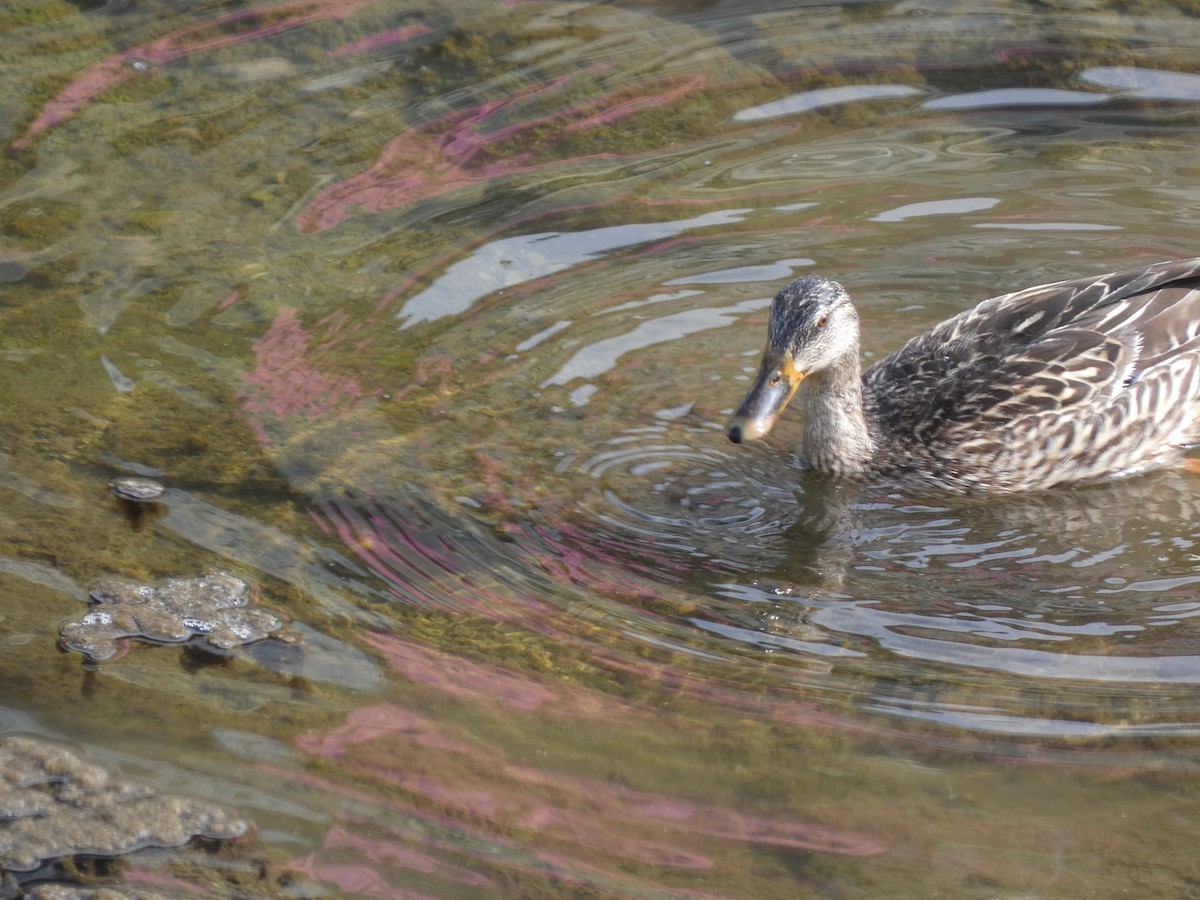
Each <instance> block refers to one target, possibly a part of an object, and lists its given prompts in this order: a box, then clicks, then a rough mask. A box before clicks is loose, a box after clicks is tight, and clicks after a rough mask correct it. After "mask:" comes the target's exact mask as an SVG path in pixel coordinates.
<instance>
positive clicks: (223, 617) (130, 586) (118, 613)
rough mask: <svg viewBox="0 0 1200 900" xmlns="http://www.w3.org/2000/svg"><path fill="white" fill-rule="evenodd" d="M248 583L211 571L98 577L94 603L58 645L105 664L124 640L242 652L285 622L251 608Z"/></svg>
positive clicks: (93, 588) (67, 628)
mask: <svg viewBox="0 0 1200 900" xmlns="http://www.w3.org/2000/svg"><path fill="white" fill-rule="evenodd" d="M252 595H253V591H252V589H251V586H250V583H249V582H247V581H246V580H245V579H243V578H239V577H238V576H236V575H231V574H230V573H229V572H209V573H205V574H202V575H191V576H188V577H184V578H168V579H166V580H164V581H160V582H157V583H155V584H146V583H144V582H141V581H133V580H131V579H125V578H98V579H96V580H95V581H94V582H92V584H91V585H90V588H89V599H90V600H91V601H92V603H93V604H94V605H93V606H92V607H91V608H90V609H89V610H88V611H87V612H85V613H83V614H82V615H80V616H79V617H78V618H76V619H73V620H71V621H70V622H68V623H66V624H65V625H63V627H62V629H61V630H60V632H59V635H60V638H61V641H62V645H63V646H64V647H66V648H67V649H68V650H77V651H79V652H80V653H82V654H84V655H85V656H87V657H89V658H91V659H93V660H102V659H108V658H109V657H111V656H114V655H115V654H116V653H117V651H118V650H119V649H120V642H121V641H122V640H123V639H125V638H130V637H136V638H141V639H142V640H146V641H152V642H157V643H166V644H177V643H181V642H183V641H186V640H189V639H191V638H193V637H196V636H203V637H204V638H206V639H207V640H208V642H209V643H210V644H212V646H214V647H217V648H218V649H221V650H229V649H232V648H234V647H240V646H242V645H243V644H248V643H251V642H253V641H257V640H261V639H263V638H265V637H268V636H269V635H271V634H272V633H273V632H277V631H279V630H280V629H282V628H283V624H284V623H283V620H282V619H280V618H279V617H278V616H276V615H274V614H273V613H270V612H268V611H267V610H265V609H258V608H253V607H250V606H249V604H250V602H251V600H252Z"/></svg>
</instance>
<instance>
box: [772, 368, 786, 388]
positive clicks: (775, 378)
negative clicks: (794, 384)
mask: <svg viewBox="0 0 1200 900" xmlns="http://www.w3.org/2000/svg"><path fill="white" fill-rule="evenodd" d="M782 380H783V376H782V375H780V374H779V373H778V372H775V373H773V374H772V375H771V387H775V385H777V384H779V382H780V381H782Z"/></svg>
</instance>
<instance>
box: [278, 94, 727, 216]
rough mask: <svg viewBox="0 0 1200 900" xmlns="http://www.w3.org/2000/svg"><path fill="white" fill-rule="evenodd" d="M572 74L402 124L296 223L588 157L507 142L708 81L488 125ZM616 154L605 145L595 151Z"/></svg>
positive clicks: (576, 127) (626, 113)
mask: <svg viewBox="0 0 1200 900" xmlns="http://www.w3.org/2000/svg"><path fill="white" fill-rule="evenodd" d="M571 78H572V76H561V77H558V78H553V79H549V80H547V81H544V82H542V83H540V84H537V85H533V86H531V87H527V88H525V89H523V90H520V91H517V92H515V93H513V94H512V95H510V96H508V97H505V98H504V99H500V100H492V101H489V102H487V103H482V104H478V105H476V106H473V107H470V108H468V109H465V110H461V111H459V112H455V113H451V114H449V115H446V116H442V117H441V118H439V119H435V120H433V121H431V122H427V123H425V124H422V125H417V126H415V127H413V128H410V129H408V130H406V131H404V132H402V133H401V134H399V135H397V136H396V137H394V138H393V139H392V140H391V141H389V142H388V143H387V145H386V146H385V147H384V148H383V151H382V153H381V154H380V155H379V158H378V159H377V160H376V161H375V163H374V164H373V165H372V166H371V167H370V168H368V169H367V170H366V171H364V172H361V173H359V174H358V175H355V176H353V177H351V178H348V179H346V180H345V181H342V182H339V183H337V184H333V185H330V186H329V187H327V188H325V189H324V190H322V191H321V192H320V193H319V194H317V196H316V197H315V198H314V199H313V201H312V202H311V203H310V204H309V205H308V206H307V207H306V208H305V209H303V210H302V211H301V212H300V214H299V215H298V216H297V217H296V227H297V228H298V229H299V230H300V231H304V232H313V231H324V230H325V229H327V228H332V227H333V226H335V225H337V224H339V223H340V222H342V221H344V220H345V219H346V217H347V215H348V212H349V210H350V209H351V208H352V207H355V206H359V207H362V208H363V209H365V210H366V211H368V212H381V211H384V210H388V209H396V208H398V207H401V206H405V205H407V204H410V203H414V202H417V201H419V200H425V199H429V198H431V197H436V196H440V195H442V194H446V193H449V192H451V191H454V190H457V189H460V188H463V187H468V186H471V185H475V184H481V183H485V182H489V181H492V180H494V179H497V178H502V177H506V176H511V175H516V174H522V173H532V172H539V171H544V170H548V169H552V168H556V167H559V166H562V165H564V164H567V163H572V162H578V161H579V160H580V159H586V158H589V157H576V158H572V159H554V160H551V161H548V162H542V163H537V162H534V161H533V153H532V152H531V151H529V150H524V151H523V152H514V151H513V150H512V149H511V148H506V147H505V144H506V143H508V142H514V139H515V138H524V137H525V136H527V135H529V134H530V133H531V132H538V131H541V130H543V129H549V131H550V132H551V133H553V131H554V130H555V129H557V130H559V131H561V132H562V133H563V134H569V133H572V132H577V131H582V130H588V129H595V128H602V127H604V126H606V125H609V124H612V123H613V122H616V121H618V120H620V119H624V118H628V117H630V116H633V115H635V114H637V113H639V112H642V111H644V110H647V109H652V108H656V107H660V106H664V105H666V104H670V103H674V102H677V101H678V100H680V99H682V98H684V97H686V96H688V95H690V94H692V93H695V92H696V91H699V90H700V89H701V88H702V87H704V85H705V84H707V81H708V79H707V76H705V75H703V74H695V75H690V76H680V77H673V78H667V79H662V80H660V81H658V82H654V83H651V84H648V85H641V86H638V87H637V88H634V89H619V90H616V91H611V92H609V93H607V94H604V95H602V96H600V97H597V98H595V99H593V100H589V101H587V102H584V103H580V104H576V105H574V106H571V107H569V108H567V109H565V110H561V111H559V112H556V113H551V114H549V115H545V116H539V117H535V118H531V119H526V120H521V121H517V122H514V123H513V124H510V125H502V126H501V127H499V128H495V129H492V130H488V129H487V127H486V126H487V125H488V123H489V120H492V119H493V118H496V119H500V118H502V115H501V114H502V113H505V112H507V111H510V110H512V109H513V108H514V107H516V106H517V105H518V104H520V103H521V102H523V101H525V100H528V99H529V98H531V97H534V96H537V95H542V94H546V93H550V92H552V91H554V90H556V89H558V88H560V87H563V86H564V85H566V84H567V83H568V82H569V81H570V80H571ZM520 143H522V145H523V146H526V145H529V146H536V144H537V142H536V141H533V142H530V141H523V142H520ZM614 155H615V154H612V153H599V154H592V156H591V158H611V157H612V156H614Z"/></svg>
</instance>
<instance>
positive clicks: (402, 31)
mask: <svg viewBox="0 0 1200 900" xmlns="http://www.w3.org/2000/svg"><path fill="white" fill-rule="evenodd" d="M432 31H433V29H432V28H430V27H429V26H428V25H405V26H403V27H401V28H393V29H391V30H390V31H381V32H379V33H378V34H369V35H367V36H366V37H365V38H359V39H358V40H357V41H351V42H350V43H348V44H342V46H340V47H335V48H334V49H332V50H330V51H329V52H328V53H326V54H325V55H326V56H328V57H329V58H331V59H337V58H338V57H342V56H353V55H354V54H356V53H367V52H369V51H371V50H378V49H380V48H381V47H388V46H391V45H392V44H402V43H404V42H405V41H411V40H412V39H413V38H419V37H423V36H425V35H427V34H429V33H431V32H432Z"/></svg>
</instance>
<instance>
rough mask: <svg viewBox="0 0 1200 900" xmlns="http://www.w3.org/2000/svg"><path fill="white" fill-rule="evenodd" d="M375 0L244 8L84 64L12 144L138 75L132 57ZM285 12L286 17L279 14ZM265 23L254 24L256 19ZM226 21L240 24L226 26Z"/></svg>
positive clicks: (241, 36) (148, 59)
mask: <svg viewBox="0 0 1200 900" xmlns="http://www.w3.org/2000/svg"><path fill="white" fill-rule="evenodd" d="M374 2H375V0H285V2H283V3H274V4H268V5H266V6H259V7H255V8H253V9H242V10H238V11H237V12H232V13H229V14H227V15H224V16H218V17H217V18H215V19H212V20H209V21H206V22H197V23H196V24H194V25H189V26H187V27H186V28H181V29H180V30H179V31H174V32H172V33H171V34H168V35H166V36H164V37H160V38H156V39H155V40H153V41H149V42H147V43H145V44H139V45H138V46H136V47H131V48H130V49H128V50H124V51H122V52H120V53H116V54H114V55H112V56H109V57H106V58H104V59H102V60H100V61H98V62H94V63H92V64H91V65H90V66H87V67H86V68H84V69H83V70H82V71H81V72H80V73H79V74H78V75H76V76H75V78H74V80H73V81H72V82H71V83H70V84H68V85H67V86H66V87H65V88H63V90H62V91H60V92H59V94H58V96H56V97H54V98H53V99H51V100H49V101H48V102H47V103H46V105H45V106H43V107H42V112H41V114H40V115H39V116H38V117H37V119H35V120H34V122H33V124H32V125H30V126H29V128H27V129H26V130H25V133H24V134H23V135H21V136H20V137H19V138H17V139H16V140H15V141H13V143H12V149H13V150H23V149H24V148H26V147H27V146H29V145H30V144H31V143H33V141H34V140H35V139H36V138H38V137H39V136H40V135H42V134H43V133H45V132H47V131H49V130H50V129H51V128H55V127H57V126H59V125H61V124H62V123H63V122H65V121H66V120H67V119H70V118H71V117H72V116H74V115H76V114H77V113H78V112H79V110H81V109H82V108H83V107H84V106H86V105H87V104H88V103H90V102H91V101H93V100H95V99H96V98H97V97H99V96H100V95H101V94H102V93H104V92H105V91H107V90H108V89H109V88H111V87H114V86H116V85H118V84H120V83H121V82H123V81H125V80H126V79H128V78H132V77H133V76H134V75H136V74H138V73H137V70H135V69H133V68H132V67H131V65H130V64H131V63H133V62H145V63H149V64H151V65H161V64H162V63H167V62H171V61H172V60H176V59H181V58H182V57H185V56H189V55H191V54H193V53H201V52H204V51H206V50H215V49H218V48H220V47H226V46H229V45H230V44H240V43H242V42H243V41H252V40H257V39H258V38H262V37H268V36H270V35H273V34H279V33H280V32H283V31H288V30H290V29H292V28H299V27H300V26H302V25H311V24H312V23H314V22H323V21H328V20H337V19H344V18H345V17H346V16H348V15H350V14H351V13H353V12H355V11H356V10H358V9H359V8H360V7H363V6H366V5H368V4H370V3H374ZM280 14H283V16H284V17H283V18H281V19H276V18H275V17H276V16H278V15H280ZM260 20H261V24H259V25H257V26H255V25H254V24H253V23H254V22H255V21H260ZM227 25H235V26H239V27H238V28H235V29H233V30H231V31H222V30H221V29H222V28H223V27H224V26H227Z"/></svg>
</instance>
